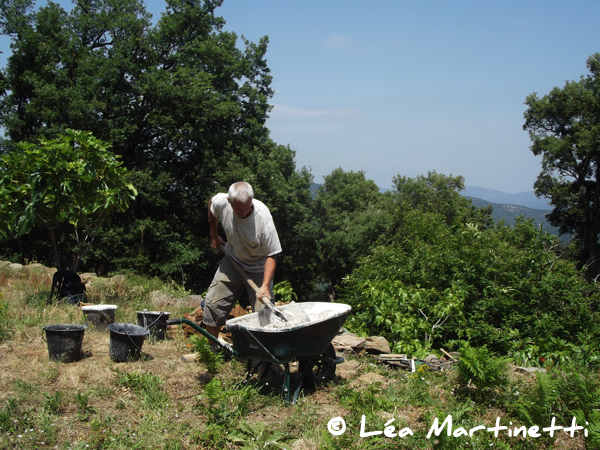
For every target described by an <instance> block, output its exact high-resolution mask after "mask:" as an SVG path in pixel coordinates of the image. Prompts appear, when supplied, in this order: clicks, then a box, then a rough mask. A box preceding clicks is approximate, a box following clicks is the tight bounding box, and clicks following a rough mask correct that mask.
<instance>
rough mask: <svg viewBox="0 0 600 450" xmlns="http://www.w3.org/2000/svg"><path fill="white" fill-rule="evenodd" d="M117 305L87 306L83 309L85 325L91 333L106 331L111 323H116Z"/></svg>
mask: <svg viewBox="0 0 600 450" xmlns="http://www.w3.org/2000/svg"><path fill="white" fill-rule="evenodd" d="M116 311H117V305H87V306H82V307H81V312H83V316H84V317H85V324H86V326H87V327H88V328H89V329H90V330H91V331H94V330H95V331H105V330H106V327H107V326H108V325H110V324H111V323H115V312H116Z"/></svg>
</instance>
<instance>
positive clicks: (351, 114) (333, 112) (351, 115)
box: [271, 105, 365, 119]
mask: <svg viewBox="0 0 600 450" xmlns="http://www.w3.org/2000/svg"><path fill="white" fill-rule="evenodd" d="M364 116H365V114H364V113H363V112H362V111H359V110H357V109H352V108H340V109H302V108H293V107H290V106H285V105H274V106H273V111H272V113H271V117H278V118H294V119H358V118H361V117H364Z"/></svg>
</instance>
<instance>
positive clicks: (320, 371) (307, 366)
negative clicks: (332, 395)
mask: <svg viewBox="0 0 600 450" xmlns="http://www.w3.org/2000/svg"><path fill="white" fill-rule="evenodd" d="M319 356H321V357H323V358H329V359H331V360H335V359H336V354H335V348H333V344H329V346H328V347H327V349H325V351H324V352H323V353H321V355H319ZM335 366H336V364H335V362H333V361H315V360H312V359H307V360H304V361H300V363H299V365H298V370H299V371H300V373H304V378H303V379H302V383H303V384H304V385H305V386H306V387H315V386H321V385H324V384H327V383H329V382H330V381H332V380H333V379H334V377H335Z"/></svg>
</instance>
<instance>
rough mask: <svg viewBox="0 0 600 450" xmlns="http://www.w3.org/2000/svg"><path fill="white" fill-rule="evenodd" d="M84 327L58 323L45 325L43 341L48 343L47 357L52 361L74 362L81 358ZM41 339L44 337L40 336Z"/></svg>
mask: <svg viewBox="0 0 600 450" xmlns="http://www.w3.org/2000/svg"><path fill="white" fill-rule="evenodd" d="M85 328H86V326H85V325H71V324H64V323H59V324H56V325H46V326H45V327H44V328H43V331H45V332H46V338H45V339H44V340H45V341H46V342H47V343H48V356H49V357H50V359H51V360H53V361H60V362H74V361H78V360H79V359H80V358H81V346H82V344H83V335H84V333H85ZM42 338H44V336H43V335H42Z"/></svg>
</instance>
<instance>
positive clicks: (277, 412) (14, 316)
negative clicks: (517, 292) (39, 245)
mask: <svg viewBox="0 0 600 450" xmlns="http://www.w3.org/2000/svg"><path fill="white" fill-rule="evenodd" d="M50 281H51V275H50V274H49V273H48V272H47V271H46V270H45V269H44V268H42V267H37V268H33V269H31V270H27V271H23V272H20V273H17V272H12V271H11V270H9V269H8V268H7V267H2V268H0V295H1V297H0V338H1V340H0V448H3V449H4V448H19V449H21V448H23V449H30V448H31V449H33V448H58V449H85V448H96V449H121V448H122V449H125V448H127V449H154V448H165V449H202V448H207V449H226V448H249V449H258V448H263V449H267V448H273V449H275V448H292V449H297V450H302V449H320V448H326V449H346V448H382V449H383V448H411V449H432V448H447V449H454V448H469V449H483V448H486V449H489V448H524V449H525V448H562V449H577V448H597V447H594V446H592V444H591V443H590V442H591V441H589V440H586V439H584V437H583V431H578V432H576V433H574V437H570V436H569V435H568V434H566V433H564V432H563V431H560V432H557V433H556V434H555V435H554V437H553V438H550V437H549V436H548V433H542V432H541V431H540V434H541V436H540V437H537V438H535V437H531V436H530V435H527V436H526V437H523V433H521V435H520V436H518V437H514V436H512V435H509V433H508V431H507V430H502V431H501V432H499V433H498V436H495V435H494V433H493V432H489V431H487V430H483V429H476V430H475V431H472V430H473V429H474V428H476V427H480V428H481V425H485V427H484V428H487V427H493V426H494V425H495V424H496V420H497V418H498V417H499V418H500V420H501V423H502V425H506V426H510V430H511V433H512V430H513V429H514V428H515V427H517V426H521V425H524V424H525V425H527V426H528V427H531V426H532V423H535V421H536V420H537V421H544V423H541V422H540V423H539V426H540V430H541V428H542V427H547V426H549V424H550V417H551V415H552V414H553V413H554V412H555V409H556V408H558V407H559V406H560V405H565V404H566V403H568V402H565V401H564V398H566V397H564V398H563V401H562V403H561V400H560V396H558V397H557V395H558V394H557V395H554V397H552V399H551V401H550V400H549V402H551V403H548V404H546V403H544V402H545V400H544V399H548V398H549V396H550V397H551V396H552V395H551V394H548V393H546V394H544V393H543V392H542V393H541V394H535V393H536V392H537V391H536V389H538V390H539V388H540V386H542V385H541V384H540V382H539V381H538V379H537V378H535V376H532V375H529V374H527V375H518V376H517V375H515V374H511V375H510V377H508V378H506V379H505V378H503V379H502V381H501V382H499V383H498V384H496V385H493V384H492V386H491V388H490V386H489V385H488V386H486V388H485V389H483V388H481V389H480V390H479V391H477V390H475V391H473V390H472V389H471V388H472V387H473V386H472V385H471V381H472V380H469V382H467V383H465V380H464V379H461V378H460V374H459V373H457V372H456V371H449V372H430V371H428V370H426V369H424V368H421V369H420V370H419V371H417V372H416V373H408V372H406V371H404V370H402V369H393V368H391V367H388V366H386V365H384V364H381V363H378V362H376V361H375V359H374V358H372V357H370V356H364V355H363V356H359V355H345V357H346V359H347V360H351V359H355V360H356V361H357V362H358V363H359V364H358V368H357V369H356V370H354V371H353V372H352V373H350V374H347V375H345V376H344V378H340V379H338V380H337V382H335V383H332V384H330V385H328V386H325V387H319V388H316V389H306V390H303V391H302V392H301V394H300V398H299V400H298V402H297V403H296V404H295V405H293V406H288V405H286V403H285V402H284V400H283V397H282V396H281V394H280V392H279V391H278V386H279V384H280V381H281V377H280V374H279V375H278V374H277V373H274V374H271V375H270V376H268V377H267V379H266V382H265V383H261V384H260V385H259V384H258V383H256V379H255V378H253V379H252V380H251V382H250V383H249V384H244V383H243V381H244V378H245V368H246V366H245V363H244V362H242V361H238V360H235V359H234V360H232V361H228V362H218V363H217V364H216V366H214V367H212V366H211V367H209V365H208V361H204V362H203V361H197V362H184V361H182V358H181V357H182V355H184V354H187V353H190V351H191V349H192V347H190V346H191V345H192V344H191V342H190V340H189V339H187V338H186V337H184V335H183V331H182V330H181V329H175V330H170V331H169V332H168V335H167V339H166V340H163V341H158V342H152V341H146V342H145V343H144V344H143V348H142V350H143V357H142V358H141V359H140V360H138V361H132V362H123V363H117V362H114V361H112V360H111V358H110V355H109V348H110V339H109V333H108V332H100V331H89V330H86V333H85V337H84V341H83V357H82V358H81V359H80V360H79V361H78V362H75V363H59V362H53V361H50V360H49V357H48V349H47V344H46V342H44V340H43V338H42V328H43V327H44V326H45V325H49V324H59V323H74V324H83V323H84V317H83V314H82V312H81V310H80V309H79V308H78V307H77V306H71V305H64V304H57V303H56V302H53V303H52V302H51V303H48V295H49V290H50ZM156 290H163V291H164V294H165V295H166V296H171V297H172V298H177V297H180V296H182V295H183V294H184V293H182V291H181V290H179V289H177V288H176V287H174V286H165V285H163V284H162V283H160V282H158V281H156V280H147V279H143V278H137V277H131V276H127V277H125V278H123V277H119V278H116V279H98V280H95V281H93V282H92V284H91V285H90V286H89V287H88V301H89V302H90V303H110V304H116V305H117V306H118V309H117V317H116V321H117V322H131V323H135V322H136V321H137V318H136V317H137V316H136V313H135V311H137V310H141V309H143V308H146V309H149V310H151V309H154V308H153V306H152V304H151V303H150V300H149V299H150V293H151V292H153V291H156ZM190 309H191V308H189V307H187V308H186V307H176V308H175V309H172V310H170V312H171V317H172V318H175V317H182V316H183V314H184V313H185V312H189V311H190ZM209 369H210V370H209ZM276 369H277V368H276ZM292 370H293V371H295V370H297V369H296V367H295V366H293V368H292ZM275 372H277V370H275ZM367 373H375V374H378V375H381V376H382V377H383V378H381V381H380V382H375V383H368V382H366V381H363V380H361V378H360V377H361V376H363V375H365V374H367ZM294 377H295V378H294V379H293V382H297V381H298V380H297V373H294ZM585 380H587V381H586V382H587V383H588V384H587V385H585V386H583V387H581V389H582V390H584V391H586V392H588V391H590V389H591V394H590V395H592V396H593V395H595V394H594V393H595V392H598V384H597V383H596V381H595V379H592V378H590V377H588V378H586V379H585ZM590 380H592V381H590ZM594 383H596V384H594ZM557 386H558V385H555V387H557ZM561 386H563V387H562V390H564V386H565V385H561ZM542 387H543V386H542ZM488 388H490V389H489V390H486V389H488ZM524 395H526V397H523V396H524ZM536 395H537V396H536ZM572 395H575V394H574V393H572ZM582 395H583V394H582ZM557 398H558V399H557ZM594 398H595V397H594ZM515 399H518V400H515ZM589 401H590V402H591V403H590V405H591V404H592V403H593V402H594V401H596V400H594V399H592V400H589ZM529 403H531V404H535V406H538V407H539V408H538V409H539V410H540V411H541V412H539V411H538V410H537V409H532V406H531V405H529V406H527V405H528V404H529ZM519 405H521V406H519ZM523 405H525V406H523ZM595 405H596V406H598V404H597V402H596V403H595ZM567 406H568V405H567ZM564 407H566V406H564ZM519 408H521V409H519ZM527 408H529V409H527ZM519 411H529V413H530V414H529V423H527V416H526V415H524V414H521V413H519ZM535 411H538V413H537V415H534V412H535ZM546 413H547V414H546ZM544 414H546V415H544ZM448 417H451V418H452V423H453V428H452V429H453V434H454V435H453V436H450V437H448V436H447V433H446V428H445V429H444V431H443V432H442V433H439V432H438V433H433V432H432V433H430V431H431V428H432V425H433V424H434V423H436V419H438V422H437V423H438V425H440V426H441V424H442V422H443V421H444V420H445V419H447V418H448ZM585 417H588V415H586V416H585ZM335 418H338V419H335ZM560 418H561V420H560V421H558V422H557V423H559V422H560V423H561V424H563V425H565V426H567V425H570V423H568V424H566V423H564V420H563V419H564V417H562V416H561V417H560ZM340 419H341V420H340ZM342 421H343V422H344V423H345V426H346V431H345V432H344V433H342V434H338V435H335V434H333V433H331V432H330V431H328V429H329V428H330V429H331V430H332V431H333V432H334V433H335V432H336V429H337V430H339V429H341V428H340V427H342V426H343V424H342ZM532 421H534V422H532ZM446 423H447V422H446ZM578 423H581V422H578ZM588 426H590V427H591V425H588ZM328 427H329V428H328ZM392 427H394V428H393V429H392ZM361 428H362V432H363V435H365V434H368V436H364V437H361ZM461 430H464V433H463V432H462V431H461ZM469 430H471V431H472V436H471V437H469V436H468V433H469ZM384 431H385V433H383V432H384ZM375 432H380V433H378V434H374V433H375ZM428 433H430V435H429V437H428ZM436 434H439V436H438V435H436ZM465 434H466V435H465ZM388 435H389V436H388Z"/></svg>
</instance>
